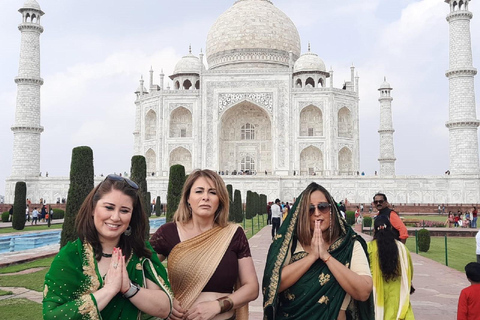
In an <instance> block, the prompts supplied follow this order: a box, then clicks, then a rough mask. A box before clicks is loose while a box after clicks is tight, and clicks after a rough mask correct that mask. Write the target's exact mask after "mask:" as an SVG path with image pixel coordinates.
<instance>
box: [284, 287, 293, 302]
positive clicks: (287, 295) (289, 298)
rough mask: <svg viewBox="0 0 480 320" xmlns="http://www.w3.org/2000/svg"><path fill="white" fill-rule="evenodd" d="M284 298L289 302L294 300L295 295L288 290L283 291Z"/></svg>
mask: <svg viewBox="0 0 480 320" xmlns="http://www.w3.org/2000/svg"><path fill="white" fill-rule="evenodd" d="M284 296H285V299H287V300H290V301H293V300H295V295H294V294H293V293H291V292H290V291H289V290H285V291H284Z"/></svg>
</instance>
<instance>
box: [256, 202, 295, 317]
mask: <svg viewBox="0 0 480 320" xmlns="http://www.w3.org/2000/svg"><path fill="white" fill-rule="evenodd" d="M300 201H301V198H300ZM299 203H300V202H299ZM298 211H299V210H295V212H294V214H293V216H292V219H291V220H290V225H289V226H288V228H287V232H286V233H285V237H284V238H283V241H289V240H290V239H291V238H292V233H293V231H294V228H295V221H297V216H298ZM288 247H289V245H287V246H282V247H281V248H280V250H279V253H278V255H277V260H276V261H275V265H274V267H273V270H272V282H271V284H270V287H269V292H268V295H269V297H268V300H267V301H265V303H264V305H263V307H264V308H265V307H267V306H268V305H270V304H272V303H273V299H274V298H275V293H276V290H277V287H278V282H279V281H280V271H281V268H282V266H283V261H284V260H285V257H286V255H287V252H288Z"/></svg>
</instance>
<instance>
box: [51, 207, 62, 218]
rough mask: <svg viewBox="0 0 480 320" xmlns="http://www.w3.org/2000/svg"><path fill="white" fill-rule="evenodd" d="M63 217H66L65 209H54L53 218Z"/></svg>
mask: <svg viewBox="0 0 480 320" xmlns="http://www.w3.org/2000/svg"><path fill="white" fill-rule="evenodd" d="M63 218H65V211H63V210H62V209H53V216H52V219H53V220H57V219H58V220H59V219H63Z"/></svg>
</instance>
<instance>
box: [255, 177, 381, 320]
mask: <svg viewBox="0 0 480 320" xmlns="http://www.w3.org/2000/svg"><path fill="white" fill-rule="evenodd" d="M262 287H263V294H264V319H268V320H270V319H305V320H315V319H324V320H335V319H336V320H343V319H362V320H374V312H373V303H372V301H373V300H372V295H371V292H372V277H371V274H370V268H369V264H368V254H367V245H366V243H365V241H364V240H363V239H362V238H361V237H360V236H358V235H357V234H356V233H355V232H354V231H353V230H352V228H351V227H350V226H348V225H347V223H346V221H345V220H344V219H343V218H342V217H341V214H340V211H339V210H338V206H337V204H336V202H335V201H334V200H333V198H332V197H331V195H330V194H329V192H328V191H327V190H326V189H325V188H323V187H322V186H320V185H318V184H317V183H314V182H313V183H311V184H310V185H309V186H308V187H307V188H306V189H305V190H304V191H303V193H302V194H301V195H300V197H299V198H298V199H297V201H296V202H295V205H294V206H293V208H292V210H291V211H290V212H289V214H288V216H287V218H286V219H285V221H284V222H283V224H282V226H281V228H280V230H279V232H278V234H277V236H276V238H275V240H274V242H273V243H272V245H271V246H270V249H269V252H268V257H267V264H266V266H265V272H264V277H263V284H262Z"/></svg>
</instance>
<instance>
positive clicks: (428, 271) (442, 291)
mask: <svg viewBox="0 0 480 320" xmlns="http://www.w3.org/2000/svg"><path fill="white" fill-rule="evenodd" d="M270 230H271V229H270V227H269V226H267V227H265V228H263V229H262V230H260V231H259V232H258V233H257V234H256V235H255V236H253V237H252V238H251V239H250V240H249V242H250V248H251V251H252V257H253V261H254V264H255V269H256V271H257V276H258V280H259V282H260V286H261V282H262V277H263V269H264V266H265V260H266V257H267V252H268V248H269V246H270V243H271V233H270V232H271V231H270ZM362 236H363V237H364V238H365V239H366V240H367V241H369V240H370V239H371V237H370V236H369V235H364V234H362ZM411 255H412V260H413V268H414V276H413V284H414V286H415V289H416V291H415V293H414V294H412V295H411V301H412V307H413V312H414V314H415V319H418V320H455V319H457V316H456V315H457V303H458V296H459V295H460V291H461V290H462V289H463V288H464V287H466V286H469V285H470V283H469V282H468V281H467V278H466V277H465V274H464V273H462V272H459V271H457V270H455V269H452V268H449V267H446V266H444V265H442V264H440V263H438V262H435V261H433V260H430V259H427V258H424V257H422V256H420V255H417V254H415V253H411ZM260 290H261V288H260ZM262 303H263V297H262V295H261V292H260V294H259V296H258V299H257V300H255V301H253V302H252V303H250V317H249V320H261V319H262V315H263V314H262V311H263V308H262Z"/></svg>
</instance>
